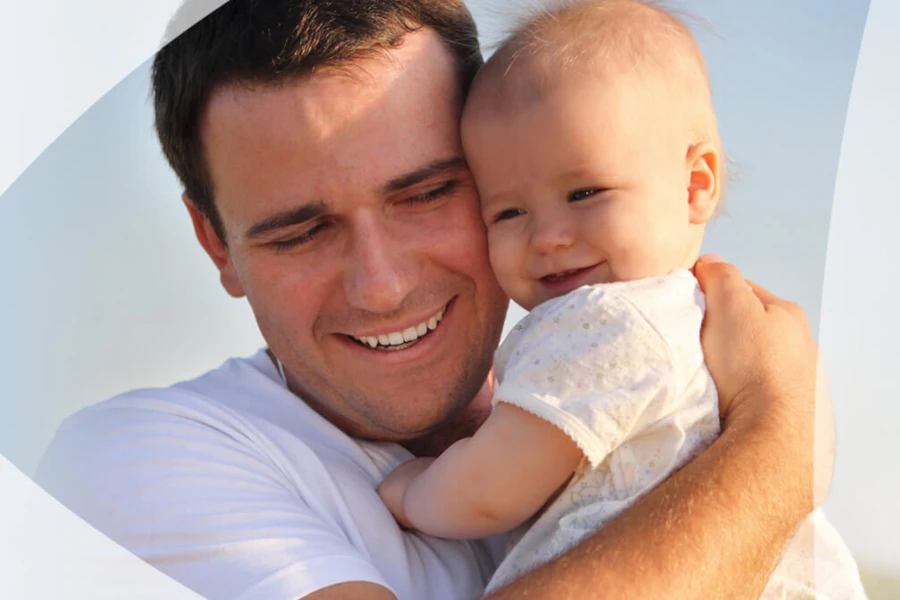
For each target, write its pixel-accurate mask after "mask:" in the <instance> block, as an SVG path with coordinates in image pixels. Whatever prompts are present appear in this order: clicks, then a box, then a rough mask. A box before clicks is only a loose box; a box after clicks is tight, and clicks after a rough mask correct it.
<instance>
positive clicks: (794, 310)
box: [747, 280, 808, 326]
mask: <svg viewBox="0 0 900 600" xmlns="http://www.w3.org/2000/svg"><path fill="white" fill-rule="evenodd" d="M747 284H748V285H749V286H750V289H751V290H753V293H754V294H756V297H757V298H759V300H760V302H762V303H763V306H764V307H766V308H768V307H770V306H777V307H779V308H781V309H782V310H785V311H787V312H788V313H789V314H790V315H791V316H792V317H793V318H794V319H796V320H797V321H799V322H800V323H803V324H804V326H808V319H807V317H806V311H805V310H803V307H802V306H800V305H799V304H797V303H796V302H789V301H787V300H784V299H783V298H780V297H779V296H776V295H775V294H773V293H772V292H770V291H769V290H767V289H766V288H764V287H763V286H761V285H759V284H757V283H753V282H752V281H749V280H748V281H747Z"/></svg>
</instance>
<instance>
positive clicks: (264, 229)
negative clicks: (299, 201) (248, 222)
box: [246, 202, 327, 239]
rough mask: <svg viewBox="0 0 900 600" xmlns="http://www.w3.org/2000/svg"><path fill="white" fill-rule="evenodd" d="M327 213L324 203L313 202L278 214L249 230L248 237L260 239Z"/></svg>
mask: <svg viewBox="0 0 900 600" xmlns="http://www.w3.org/2000/svg"><path fill="white" fill-rule="evenodd" d="M326 211H327V207H326V206H325V203H324V202H311V203H309V204H305V205H303V206H300V207H298V208H294V209H291V210H287V211H285V212H280V213H276V214H274V215H272V216H270V217H266V218H265V219H263V220H262V221H260V222H259V223H256V224H255V225H253V226H252V227H250V229H248V230H247V234H246V237H247V238H251V239H252V238H258V237H261V236H263V235H265V234H267V233H270V232H272V231H275V230H277V229H281V228H283V227H290V226H291V225H299V224H300V223H303V222H305V221H309V220H310V219H315V218H316V217H318V216H320V215H322V214H324V213H325V212H326Z"/></svg>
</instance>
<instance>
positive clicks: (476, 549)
mask: <svg viewBox="0 0 900 600" xmlns="http://www.w3.org/2000/svg"><path fill="white" fill-rule="evenodd" d="M410 458H411V455H410V453H409V452H407V451H406V450H405V449H404V448H402V447H400V446H398V445H396V444H391V443H372V442H360V441H358V440H355V439H353V438H350V437H348V436H347V435H345V434H344V433H343V432H341V431H340V430H339V429H337V428H336V427H334V426H333V425H332V424H331V423H329V422H328V421H326V420H325V419H323V418H322V417H321V416H319V415H318V414H317V413H316V412H315V411H313V410H312V409H310V408H309V407H308V406H307V405H306V404H305V403H304V402H302V401H301V400H300V399H298V398H297V397H296V396H295V395H294V394H293V393H291V392H290V391H288V390H287V389H286V388H285V386H284V384H283V383H282V381H281V378H280V376H279V375H278V372H277V370H276V368H275V366H274V365H273V364H272V362H271V360H270V359H269V357H268V355H267V354H266V353H265V352H264V351H260V352H259V353H257V354H256V355H255V356H253V357H251V358H249V359H232V360H229V361H228V362H226V363H225V364H224V365H222V366H221V367H220V368H218V369H216V370H215V371H212V372H210V373H207V374H206V375H203V376H201V377H199V378H198V379H194V380H192V381H188V382H184V383H180V384H177V385H175V386H173V387H171V388H166V389H148V390H138V391H134V392H129V393H127V394H124V395H122V396H119V397H116V398H113V399H112V400H109V401H106V402H103V403H101V404H98V405H95V406H92V407H90V408H87V409H85V410H83V411H81V412H79V413H77V414H76V415H74V416H72V417H70V418H69V419H67V420H66V421H65V422H64V423H63V425H62V426H61V427H60V429H59V431H58V432H57V434H56V437H55V438H54V440H53V442H52V444H51V446H50V448H49V449H48V451H47V453H46V455H45V456H44V459H43V461H42V463H41V466H40V469H39V471H38V475H37V481H38V483H40V484H41V485H42V486H43V487H44V488H45V489H46V490H47V491H49V492H50V493H51V494H53V495H54V496H55V497H56V498H57V499H58V500H60V501H61V502H62V503H63V504H65V505H66V506H68V507H69V508H70V509H71V510H72V511H74V512H75V513H76V514H78V515H80V516H81V517H82V518H84V519H85V520H86V521H87V522H88V523H90V524H91V525H93V526H94V527H96V528H97V529H99V530H100V531H101V532H103V533H105V534H106V535H108V536H109V537H110V538H112V539H113V540H114V541H116V542H118V543H119V544H121V545H122V546H124V547H125V548H127V549H128V550H130V551H131V552H133V553H134V554H136V555H137V556H139V557H141V558H143V559H144V560H146V561H147V562H149V563H150V564H152V565H153V566H155V567H156V568H158V569H159V570H161V571H163V572H164V573H166V574H168V575H169V576H171V577H173V578H174V579H176V580H177V581H179V582H181V583H182V584H184V585H186V586H187V587H189V588H191V589H193V590H194V591H196V592H198V593H199V594H201V595H203V596H205V597H207V598H212V599H219V598H222V599H224V598H240V599H251V598H265V599H267V600H269V599H270V600H296V599H297V598H301V597H303V596H305V595H307V594H309V593H311V592H314V591H316V590H319V589H322V588H325V587H328V586H330V585H334V584H338V583H342V582H349V581H367V582H373V583H377V584H380V585H382V586H384V587H386V588H388V589H390V590H391V591H393V593H394V594H395V595H396V596H397V597H398V599H400V600H407V599H409V600H421V599H424V598H429V599H435V600H443V599H446V600H459V599H467V598H477V597H480V596H481V593H482V591H483V589H484V586H485V584H486V583H487V581H488V579H489V578H490V576H491V573H492V572H493V570H494V568H495V566H496V559H497V558H498V554H497V552H496V551H497V550H499V549H500V548H499V544H488V543H486V542H466V541H452V540H443V539H437V538H433V537H429V536H425V535H421V534H415V533H410V532H406V531H403V530H401V529H400V527H399V526H398V525H397V524H396V522H395V521H394V519H393V518H392V517H391V514H390V513H389V512H388V510H387V509H386V508H385V507H384V505H383V504H382V502H381V500H380V499H379V497H378V495H377V493H376V488H377V486H378V484H379V483H380V482H381V480H382V479H383V478H384V476H385V475H387V474H388V473H389V472H390V471H391V470H392V469H393V468H394V467H396V466H397V465H398V464H400V463H401V462H403V461H405V460H409V459H410Z"/></svg>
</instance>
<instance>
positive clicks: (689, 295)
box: [487, 269, 865, 600]
mask: <svg viewBox="0 0 900 600" xmlns="http://www.w3.org/2000/svg"><path fill="white" fill-rule="evenodd" d="M748 293H749V292H748ZM704 308H705V302H704V297H703V293H702V292H701V290H700V287H699V285H698V284H697V280H696V279H694V276H693V275H692V274H691V273H690V272H689V271H686V270H680V269H679V270H677V271H674V272H673V273H672V274H670V275H668V276H665V277H658V278H652V279H642V280H638V281H627V282H616V283H609V284H601V285H595V286H586V287H583V288H580V289H578V290H575V291H574V292H571V293H570V294H567V295H565V296H561V297H558V298H554V299H552V300H550V301H548V302H545V303H544V304H542V305H540V306H538V307H537V308H535V309H534V310H533V311H532V312H531V313H529V314H528V315H527V316H526V317H525V318H524V319H523V320H522V321H521V322H520V323H519V324H518V325H516V327H515V328H514V329H513V331H511V332H510V334H509V336H508V337H507V339H506V340H505V341H504V343H503V345H502V346H501V348H500V350H499V351H498V353H497V358H496V361H495V369H496V375H497V380H498V387H497V390H496V392H495V394H494V398H495V401H501V402H508V403H510V404H514V405H516V406H519V407H521V408H522V409H524V410H527V411H529V412H531V413H533V414H535V415H537V416H538V417H541V418H543V419H546V420H547V421H549V422H550V423H553V424H554V425H556V426H557V427H559V428H560V429H561V430H562V431H564V432H565V433H566V434H568V435H569V436H570V437H571V438H572V439H573V440H574V441H575V442H576V443H577V444H578V446H579V447H580V448H581V450H582V451H583V452H584V455H585V460H584V462H583V463H582V465H581V467H580V468H579V469H578V471H577V472H576V473H575V476H574V477H573V478H572V481H571V482H570V483H569V485H568V486H567V487H566V489H565V490H564V491H563V492H562V493H561V494H560V495H559V497H558V498H557V499H556V500H555V501H554V502H553V503H552V504H551V505H550V506H549V507H548V508H547V509H546V510H545V511H544V512H543V513H542V514H540V515H539V516H538V517H537V519H535V520H532V521H530V522H528V523H526V524H525V525H524V526H523V527H521V528H520V529H519V530H518V531H517V532H514V534H513V544H512V548H511V550H510V552H509V554H508V555H507V557H506V559H505V560H504V561H503V563H502V564H501V565H500V567H499V568H498V570H497V572H496V573H495V574H494V577H493V579H492V580H491V581H490V583H489V585H488V588H487V590H488V591H491V590H494V589H497V588H499V587H502V586H503V585H504V584H506V583H508V582H510V581H512V580H513V579H515V578H516V577H517V576H519V575H521V574H523V573H525V572H528V571H530V570H532V569H534V568H535V567H537V566H539V565H541V564H543V563H545V562H548V561H550V560H552V559H553V558H554V557H556V556H558V555H560V554H561V553H563V552H565V551H566V550H568V549H569V548H571V547H572V546H574V545H575V544H577V543H578V542H579V541H580V540H582V539H583V538H585V537H587V536H589V535H590V534H592V533H593V532H595V531H596V530H597V529H599V528H600V527H601V526H602V525H603V524H604V523H605V522H607V521H609V520H610V519H612V518H613V517H615V516H616V515H617V514H619V513H620V512H621V511H622V510H624V509H625V508H626V507H628V506H629V505H631V504H632V503H634V502H635V501H636V500H637V499H638V498H639V497H640V496H641V495H643V494H644V493H646V492H648V491H649V490H651V489H652V488H654V487H655V486H656V485H658V484H659V483H660V482H662V481H663V480H664V479H665V478H666V477H668V476H669V475H670V474H671V473H672V472H673V471H674V470H676V469H678V468H680V467H681V466H683V465H684V464H685V463H687V462H688V461H689V460H690V459H691V458H693V457H694V456H696V455H697V454H698V453H699V452H701V451H702V450H703V449H705V448H706V447H707V446H708V445H709V444H710V443H712V442H713V440H714V439H715V438H716V436H717V435H718V434H719V408H718V397H717V394H716V388H715V385H714V383H713V380H712V377H711V376H710V374H709V371H708V370H707V369H706V365H705V364H704V360H703V351H702V348H701V346H700V325H701V322H702V320H703V313H704ZM813 549H814V550H813ZM813 554H814V556H815V560H812V557H813ZM763 597H764V598H766V599H767V600H768V599H775V598H820V599H823V598H829V599H835V600H837V599H852V600H857V599H861V598H865V593H864V592H863V589H862V584H861V583H860V579H859V573H858V570H857V567H856V564H855V562H854V560H853V558H852V556H851V555H850V552H849V550H848V549H847V547H846V545H845V544H844V542H843V540H842V539H841V538H840V536H839V535H838V534H837V532H836V531H835V530H834V528H833V527H832V526H831V525H830V523H828V521H827V520H826V519H825V517H824V515H823V514H822V513H821V511H816V512H815V513H813V514H812V515H811V516H810V517H809V518H808V519H807V520H806V521H805V522H804V523H803V525H802V526H801V528H800V529H798V531H797V533H796V534H795V536H794V538H793V540H792V541H791V543H790V544H789V545H788V547H787V548H786V550H785V552H784V554H783V556H782V559H781V562H780V563H779V565H778V567H777V569H776V570H775V572H774V573H773V575H772V577H771V578H770V581H769V585H768V587H767V588H766V593H765V594H764V596H763Z"/></svg>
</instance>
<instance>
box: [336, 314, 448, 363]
mask: <svg viewBox="0 0 900 600" xmlns="http://www.w3.org/2000/svg"><path fill="white" fill-rule="evenodd" d="M448 307H449V303H448V304H446V305H444V306H443V307H441V309H440V310H438V311H437V312H436V313H434V314H433V315H431V316H429V317H427V318H425V319H423V320H422V321H420V322H419V323H416V324H415V325H410V326H409V327H405V328H398V329H395V330H393V331H391V330H388V329H382V330H381V331H377V332H376V331H373V332H371V333H366V334H363V335H347V337H349V338H350V339H352V340H354V341H355V342H357V343H358V344H360V345H362V346H365V347H367V348H370V349H372V350H379V351H387V352H390V351H397V350H404V349H406V348H409V347H410V346H412V345H413V344H415V343H416V342H418V341H419V340H421V339H422V338H424V337H426V336H427V335H428V334H430V333H431V332H432V331H434V330H435V329H437V327H438V324H439V323H440V322H441V320H442V319H443V318H444V314H445V313H446V311H447V308H448Z"/></svg>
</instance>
